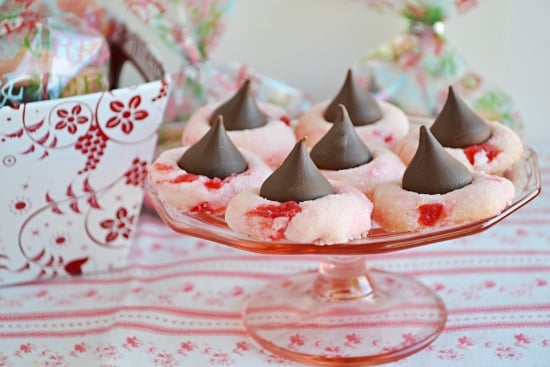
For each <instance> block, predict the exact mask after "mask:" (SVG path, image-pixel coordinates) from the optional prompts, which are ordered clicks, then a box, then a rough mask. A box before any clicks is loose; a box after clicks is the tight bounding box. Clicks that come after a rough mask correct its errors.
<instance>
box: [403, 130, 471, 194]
mask: <svg viewBox="0 0 550 367" xmlns="http://www.w3.org/2000/svg"><path fill="white" fill-rule="evenodd" d="M471 182H472V175H471V173H470V171H468V169H467V168H466V167H465V166H464V165H463V164H462V163H460V162H459V161H457V160H456V159H455V158H454V157H453V156H451V155H450V154H449V153H448V152H447V151H446V150H445V148H443V147H442V146H441V144H439V142H438V141H437V140H436V139H435V137H434V136H433V135H432V134H431V133H430V132H429V130H428V129H426V127H425V126H421V127H420V139H419V142H418V150H417V151H416V154H415V155H414V157H413V159H412V160H411V163H409V166H408V167H407V169H406V170H405V173H404V174H403V181H402V186H403V189H405V190H409V191H414V192H417V193H419V194H432V195H433V194H446V193H448V192H449V191H453V190H456V189H460V188H461V187H464V186H466V185H468V184H470V183H471Z"/></svg>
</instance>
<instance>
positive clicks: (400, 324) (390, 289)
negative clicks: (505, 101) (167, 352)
mask: <svg viewBox="0 0 550 367" xmlns="http://www.w3.org/2000/svg"><path fill="white" fill-rule="evenodd" d="M509 177H510V178H511V179H512V181H513V182H514V184H515V186H516V195H515V197H514V199H513V201H512V203H511V204H510V205H509V206H508V207H507V208H506V209H505V210H504V211H503V212H502V213H500V214H498V215H496V216H494V217H491V218H487V219H485V220H482V221H477V222H473V223H468V224H464V225H457V226H449V227H443V228H434V229H433V230H427V231H422V232H414V233H413V232H406V233H388V232H385V231H384V230H382V229H381V228H373V229H372V230H371V231H370V232H369V235H368V237H367V238H364V239H362V240H357V241H352V242H349V243H342V244H336V245H330V246H320V245H315V244H303V243H291V242H285V241H273V242H264V241H256V240H252V239H250V238H248V237H246V236H245V235H242V234H239V233H236V232H234V231H232V230H231V229H229V228H228V226H227V225H226V224H225V222H224V221H223V219H220V218H217V217H212V216H208V215H200V214H198V215H190V214H183V213H180V212H178V211H177V210H175V209H173V208H171V207H169V206H166V205H164V204H163V203H162V202H161V201H160V200H159V199H158V198H157V197H156V195H155V193H154V192H153V191H152V190H149V194H150V198H151V202H152V205H153V206H154V208H155V210H156V211H157V212H158V214H159V215H160V217H161V218H162V219H163V220H164V222H165V223H166V224H167V225H168V226H170V227H171V228H172V229H173V230H175V231H176V232H179V233H182V234H185V235H189V236H194V237H199V238H202V239H206V240H210V241H214V242H218V243H220V244H223V245H227V246H231V247H234V248H237V249H240V250H245V251H251V252H256V253H260V254H266V255H269V254H279V255H281V254H303V255H308V254H317V255H324V256H323V257H322V260H321V263H320V266H319V268H318V269H317V270H313V271H309V272H305V273H299V274H293V275H290V276H285V277H282V278H281V279H280V280H278V281H276V282H274V283H272V284H268V285H267V286H266V287H264V288H263V289H261V290H260V291H258V292H256V293H255V294H253V295H252V296H251V297H250V298H249V300H248V301H247V303H246V305H245V307H244V309H243V312H242V316H243V323H244V326H245V328H246V330H247V332H248V333H249V335H250V336H251V337H252V338H253V339H254V340H255V341H256V342H257V343H258V344H259V345H261V346H262V347H264V348H265V349H267V350H269V351H271V352H273V353H275V354H276V355H279V356H281V357H284V358H287V359H290V360H294V361H297V362H301V363H305V364H312V365H318V366H340V365H346V366H365V365H376V364H382V363H387V362H392V361H396V360H398V359H401V358H404V357H406V356H409V355H411V354H413V353H415V352H418V351H420V350H422V349H423V348H425V347H427V346H428V345H429V344H430V343H431V342H432V341H433V340H434V339H435V338H437V336H438V335H439V334H440V333H441V332H442V331H443V329H444V327H445V322H446V320H447V311H446V308H445V305H444V303H443V302H442V300H441V299H440V298H439V296H438V295H437V294H436V293H435V292H434V291H432V290H431V289H430V288H428V287H427V286H425V285H423V284H422V283H420V282H418V281H416V280H414V279H412V278H410V277H407V276H405V275H400V274H395V273H390V272H386V271H382V270H378V269H371V268H369V267H367V265H366V262H365V258H366V256H367V255H370V254H378V253H385V252H391V251H397V250H403V249H407V248H412V247H416V246H422V245H427V244H430V243H434V242H439V241H444V240H449V239H453V238H458V237H462V236H466V235H471V234H475V233H478V232H481V231H483V230H486V229H488V228H489V227H491V226H493V225H494V224H496V223H498V222H499V221H501V220H502V219H504V218H505V217H507V216H508V215H510V214H512V213H513V212H514V211H516V210H518V209H519V208H520V207H522V206H523V205H525V204H526V203H528V202H529V201H531V200H532V199H534V198H535V197H536V196H537V195H538V194H539V193H540V190H541V183H540V173H539V169H538V164H537V158H536V154H535V152H534V151H533V150H531V149H527V150H526V152H525V154H524V156H523V158H522V160H521V161H520V162H519V163H518V164H517V165H516V166H515V167H514V169H513V170H511V172H510V173H509Z"/></svg>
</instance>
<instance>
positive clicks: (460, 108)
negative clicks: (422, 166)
mask: <svg viewBox="0 0 550 367" xmlns="http://www.w3.org/2000/svg"><path fill="white" fill-rule="evenodd" d="M430 131H431V132H432V134H433V135H434V136H435V138H436V139H437V140H438V141H439V142H440V143H441V145H443V146H444V147H448V148H466V147H468V146H470V145H474V144H481V143H483V142H484V141H486V140H487V139H489V137H490V136H491V128H490V127H489V125H487V123H486V122H485V121H484V120H483V119H482V118H481V117H479V116H478V115H477V114H476V113H475V112H474V111H472V110H471V109H470V107H468V106H467V105H466V103H465V102H464V101H463V100H462V98H460V97H459V96H456V95H455V93H454V91H453V88H452V87H449V94H448V96H447V100H446V101H445V105H444V106H443V109H442V110H441V112H440V113H439V115H438V116H437V118H436V119H435V122H434V123H433V125H432V127H431V128H430Z"/></svg>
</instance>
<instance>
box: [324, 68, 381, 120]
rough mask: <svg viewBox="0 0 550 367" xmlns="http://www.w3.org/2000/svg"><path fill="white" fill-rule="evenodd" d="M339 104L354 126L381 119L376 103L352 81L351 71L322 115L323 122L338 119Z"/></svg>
mask: <svg viewBox="0 0 550 367" xmlns="http://www.w3.org/2000/svg"><path fill="white" fill-rule="evenodd" d="M340 104H343V105H344V106H346V108H347V109H348V113H349V116H350V118H351V121H352V122H353V124H354V125H355V126H362V125H368V124H372V123H374V122H376V121H378V120H380V119H381V118H382V110H381V109H380V106H379V105H378V102H376V100H375V99H374V98H373V97H372V96H371V95H370V93H368V92H366V91H364V90H363V89H361V87H360V86H359V85H358V84H357V82H356V81H355V79H353V73H352V71H351V69H349V70H348V74H347V75H346V80H345V81H344V84H343V85H342V87H341V88H340V91H339V92H338V94H337V95H336V97H334V99H333V100H332V102H330V104H329V105H328V107H327V109H326V110H325V114H324V115H323V117H324V118H325V120H327V121H329V122H334V121H336V120H337V119H338V116H339V114H340V111H339V109H338V105H340Z"/></svg>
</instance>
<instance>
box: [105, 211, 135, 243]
mask: <svg viewBox="0 0 550 367" xmlns="http://www.w3.org/2000/svg"><path fill="white" fill-rule="evenodd" d="M133 223H134V216H133V215H129V213H128V210H127V209H126V208H124V207H121V208H119V209H118V210H117V212H116V216H115V218H114V219H105V220H103V221H102V222H101V223H100V225H101V228H104V229H107V230H109V233H107V235H106V236H105V241H106V242H113V241H115V240H116V239H117V238H118V236H122V237H124V238H125V239H128V238H130V233H131V231H132V226H133Z"/></svg>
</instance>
